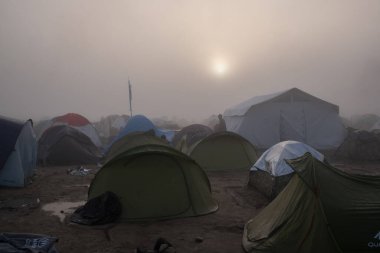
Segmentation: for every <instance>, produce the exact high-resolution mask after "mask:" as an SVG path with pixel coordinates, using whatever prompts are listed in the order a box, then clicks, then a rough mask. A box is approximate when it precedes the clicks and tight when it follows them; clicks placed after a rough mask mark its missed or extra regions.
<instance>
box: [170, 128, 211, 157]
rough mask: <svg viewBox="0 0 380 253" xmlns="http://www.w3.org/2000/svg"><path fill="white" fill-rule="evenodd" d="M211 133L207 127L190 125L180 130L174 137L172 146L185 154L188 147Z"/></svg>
mask: <svg viewBox="0 0 380 253" xmlns="http://www.w3.org/2000/svg"><path fill="white" fill-rule="evenodd" d="M212 133H213V131H212V129H211V128H209V127H208V126H205V125H202V124H192V125H189V126H186V127H184V128H182V129H181V130H180V131H179V132H177V133H176V134H175V135H174V138H173V140H172V145H173V146H174V147H175V148H177V149H178V150H180V151H183V152H184V153H186V152H187V149H188V148H189V147H191V146H192V145H194V144H195V143H196V142H198V141H200V140H202V139H204V138H206V137H207V136H209V135H210V134H212Z"/></svg>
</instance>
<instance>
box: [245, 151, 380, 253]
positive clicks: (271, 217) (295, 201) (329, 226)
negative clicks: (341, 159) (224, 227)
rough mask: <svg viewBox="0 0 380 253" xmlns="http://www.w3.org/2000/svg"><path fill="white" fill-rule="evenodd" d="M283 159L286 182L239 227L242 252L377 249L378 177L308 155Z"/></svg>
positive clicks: (379, 216) (316, 252)
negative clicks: (288, 174) (289, 176)
mask: <svg viewBox="0 0 380 253" xmlns="http://www.w3.org/2000/svg"><path fill="white" fill-rule="evenodd" d="M288 163H289V165H290V166H291V167H292V168H293V170H294V172H295V174H294V176H293V177H292V179H291V180H290V182H289V184H288V185H287V186H286V187H285V188H284V190H283V191H282V192H281V193H280V194H279V195H278V196H277V197H276V198H275V199H274V200H273V201H272V202H271V203H270V204H269V205H268V206H266V207H265V208H264V209H263V210H262V211H261V212H260V213H259V214H258V215H257V216H256V217H254V218H253V219H251V220H250V221H248V222H247V223H246V225H245V228H244V233H243V238H242V244H243V248H244V250H245V251H246V252H249V253H258V252H284V253H293V252H307V253H320V252H331V253H338V252H378V250H379V239H378V237H379V227H380V177H379V176H369V175H353V174H348V173H345V172H343V171H340V170H338V169H336V168H334V167H332V166H330V165H327V164H325V163H322V162H320V161H319V160H318V159H315V158H314V157H313V156H312V155H311V154H310V153H306V154H305V155H304V156H302V157H300V158H297V159H294V160H288Z"/></svg>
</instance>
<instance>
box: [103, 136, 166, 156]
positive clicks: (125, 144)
mask: <svg viewBox="0 0 380 253" xmlns="http://www.w3.org/2000/svg"><path fill="white" fill-rule="evenodd" d="M148 144H157V145H164V146H168V143H167V142H165V141H164V140H163V139H160V138H158V137H156V136H155V134H154V132H149V131H148V132H134V133H130V134H127V135H125V136H123V137H121V138H120V139H118V140H117V141H115V142H114V143H113V144H112V146H110V147H109V149H108V150H107V153H106V154H105V155H104V157H103V159H102V160H103V162H104V163H106V162H107V161H109V160H111V159H112V158H114V157H116V156H118V155H120V154H122V153H123V152H125V151H127V150H130V149H132V148H134V147H137V146H142V145H148Z"/></svg>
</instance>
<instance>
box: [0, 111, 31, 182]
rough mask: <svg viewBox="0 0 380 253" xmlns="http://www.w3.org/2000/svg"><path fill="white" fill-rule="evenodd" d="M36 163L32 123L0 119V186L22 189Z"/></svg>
mask: <svg viewBox="0 0 380 253" xmlns="http://www.w3.org/2000/svg"><path fill="white" fill-rule="evenodd" d="M36 161H37V141H36V136H35V134H34V131H33V126H32V122H31V121H30V120H28V121H27V122H25V123H21V122H17V121H14V120H10V119H7V118H3V117H0V185H2V186H12V187H23V186H25V181H26V178H28V177H30V176H31V175H32V174H33V170H34V169H35V168H36Z"/></svg>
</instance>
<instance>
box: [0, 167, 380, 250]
mask: <svg viewBox="0 0 380 253" xmlns="http://www.w3.org/2000/svg"><path fill="white" fill-rule="evenodd" d="M336 167H338V168H341V169H343V170H346V171H348V172H350V173H360V174H362V173H364V174H380V173H379V171H380V163H379V164H373V163H372V164H360V163H356V164H353V163H350V164H347V163H339V164H336ZM70 168H72V167H43V168H39V169H38V170H37V172H36V175H35V176H34V178H33V182H32V183H31V184H29V185H28V186H27V187H25V188H21V189H10V188H0V231H1V232H15V233H37V234H46V235H50V236H54V237H57V238H59V241H58V242H57V244H56V248H57V249H58V250H59V252H60V253H65V252H70V253H76V252H78V253H79V252H99V253H100V252H126V253H128V252H131V253H132V252H135V249H136V248H137V247H140V248H148V249H152V248H153V245H154V243H155V241H156V239H157V238H159V237H163V238H166V239H167V240H168V241H169V242H171V243H172V244H173V245H174V246H175V248H176V250H177V252H180V253H191V252H207V253H213V252H215V253H223V252H225V253H235V252H244V251H243V250H242V247H241V239H242V233H243V229H244V224H245V223H246V222H247V221H248V220H249V219H250V218H252V217H254V216H255V215H256V214H257V213H258V212H259V211H260V210H261V209H262V208H263V207H265V206H266V205H267V204H268V199H267V198H265V197H264V195H262V194H261V193H259V192H258V191H257V190H255V189H254V188H251V187H247V183H248V171H230V172H212V173H208V176H209V179H210V182H211V185H212V190H213V196H214V197H215V199H216V200H217V201H218V202H219V210H218V211H217V212H215V213H213V214H209V215H205V216H201V217H191V218H181V219H174V220H167V221H155V222H140V223H119V224H116V225H114V226H111V227H108V228H107V227H106V228H104V227H103V228H97V229H93V228H87V227H82V226H79V225H74V224H71V223H70V222H69V216H70V213H72V212H73V211H74V210H75V208H71V209H69V208H68V207H63V206H56V211H57V214H58V215H61V217H62V218H64V219H60V217H58V216H57V215H55V214H54V213H53V212H51V211H45V210H44V209H46V207H47V206H46V205H47V204H50V203H57V202H59V203H60V202H75V203H76V202H79V203H76V204H74V205H80V201H85V200H86V199H87V190H88V185H89V184H90V182H91V180H92V178H93V177H94V173H95V172H96V167H88V168H91V169H92V171H91V172H92V173H91V174H89V175H86V176H73V175H70V174H68V173H67V170H68V169H70Z"/></svg>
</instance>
